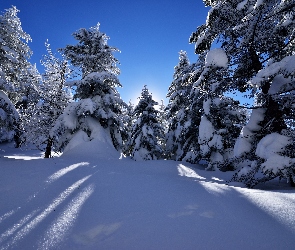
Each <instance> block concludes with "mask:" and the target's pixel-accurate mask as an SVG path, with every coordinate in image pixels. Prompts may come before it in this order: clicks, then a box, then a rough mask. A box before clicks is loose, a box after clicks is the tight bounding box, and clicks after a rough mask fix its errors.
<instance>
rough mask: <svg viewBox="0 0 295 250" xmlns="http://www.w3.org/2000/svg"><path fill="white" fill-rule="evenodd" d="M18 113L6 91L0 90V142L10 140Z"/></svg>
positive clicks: (13, 134) (12, 136) (13, 133)
mask: <svg viewBox="0 0 295 250" xmlns="http://www.w3.org/2000/svg"><path fill="white" fill-rule="evenodd" d="M18 119H19V114H18V112H17V110H16V109H15V107H14V105H13V104H12V103H11V101H10V100H9V98H8V97H7V95H6V93H5V92H4V91H2V90H0V143H1V142H6V141H11V140H13V138H14V136H15V130H16V125H17V123H18Z"/></svg>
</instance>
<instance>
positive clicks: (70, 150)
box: [64, 117, 121, 160]
mask: <svg viewBox="0 0 295 250" xmlns="http://www.w3.org/2000/svg"><path fill="white" fill-rule="evenodd" d="M86 121H87V124H88V127H89V128H90V129H91V134H90V136H88V135H87V134H86V132H84V131H82V130H79V131H78V132H76V134H75V135H74V136H73V138H72V139H71V141H70V142H69V144H68V145H67V146H66V148H65V150H64V155H67V156H69V155H72V156H75V155H77V156H78V155H80V156H83V157H85V156H87V157H96V159H97V158H98V159H105V160H111V159H119V158H120V156H121V154H120V152H118V151H117V150H116V149H115V147H114V146H113V143H112V139H111V135H110V132H109V130H108V129H104V128H103V127H102V126H101V125H100V123H99V122H98V121H97V120H95V119H93V118H92V117H88V118H87V120H86Z"/></svg>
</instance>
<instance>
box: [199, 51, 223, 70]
mask: <svg viewBox="0 0 295 250" xmlns="http://www.w3.org/2000/svg"><path fill="white" fill-rule="evenodd" d="M227 64H228V58H227V55H226V53H225V51H224V50H223V49H213V50H210V51H209V52H208V53H207V56H206V60H205V65H206V66H213V67H221V68H227Z"/></svg>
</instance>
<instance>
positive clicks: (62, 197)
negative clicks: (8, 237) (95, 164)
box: [3, 175, 91, 249]
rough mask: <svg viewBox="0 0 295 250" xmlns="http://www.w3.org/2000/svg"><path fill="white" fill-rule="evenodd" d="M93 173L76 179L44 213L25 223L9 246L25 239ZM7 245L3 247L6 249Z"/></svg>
mask: <svg viewBox="0 0 295 250" xmlns="http://www.w3.org/2000/svg"><path fill="white" fill-rule="evenodd" d="M90 176H91V175H88V176H86V177H84V178H82V179H81V180H79V181H76V182H75V183H74V184H73V185H72V186H70V187H68V188H67V189H66V190H65V191H63V192H62V193H61V194H60V195H59V196H58V197H57V198H56V199H54V200H53V201H52V203H51V204H50V205H49V206H48V207H47V208H46V209H44V211H43V212H42V213H40V214H39V215H37V216H36V217H35V218H34V219H33V220H32V221H30V222H29V223H28V224H26V225H24V227H23V228H22V229H21V230H20V231H18V232H17V233H16V235H15V236H14V238H13V239H12V241H11V242H8V243H7V247H6V248H9V247H12V246H13V245H15V244H16V243H17V242H18V241H19V240H21V239H23V238H24V237H25V236H26V235H27V234H28V233H30V232H31V230H33V229H34V228H35V227H36V226H37V225H38V224H39V223H41V222H42V221H43V220H44V219H45V218H46V217H47V216H48V215H49V214H50V213H51V212H52V211H54V209H55V208H56V207H57V206H59V205H60V204H61V203H62V202H63V201H64V200H65V199H66V198H67V197H68V196H69V195H70V194H71V193H73V192H74V190H76V189H77V188H78V187H79V186H80V185H81V184H82V183H84V182H85V181H86V180H87V179H88V178H90ZM6 248H5V247H4V248H3V249H6Z"/></svg>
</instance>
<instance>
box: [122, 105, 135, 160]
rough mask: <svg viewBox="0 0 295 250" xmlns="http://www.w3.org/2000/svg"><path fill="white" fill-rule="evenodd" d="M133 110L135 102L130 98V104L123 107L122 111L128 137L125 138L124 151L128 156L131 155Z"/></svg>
mask: <svg viewBox="0 0 295 250" xmlns="http://www.w3.org/2000/svg"><path fill="white" fill-rule="evenodd" d="M133 111H134V104H133V103H132V102H131V100H130V101H129V104H128V105H126V106H125V107H124V108H123V112H122V121H123V124H124V127H125V131H126V133H125V135H126V138H125V139H124V141H125V143H124V146H123V153H124V154H125V155H127V156H130V155H131V133H132V127H133V124H134V118H133Z"/></svg>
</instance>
